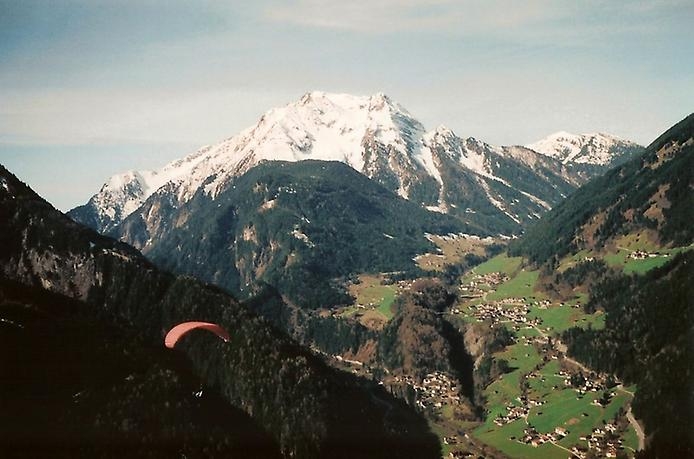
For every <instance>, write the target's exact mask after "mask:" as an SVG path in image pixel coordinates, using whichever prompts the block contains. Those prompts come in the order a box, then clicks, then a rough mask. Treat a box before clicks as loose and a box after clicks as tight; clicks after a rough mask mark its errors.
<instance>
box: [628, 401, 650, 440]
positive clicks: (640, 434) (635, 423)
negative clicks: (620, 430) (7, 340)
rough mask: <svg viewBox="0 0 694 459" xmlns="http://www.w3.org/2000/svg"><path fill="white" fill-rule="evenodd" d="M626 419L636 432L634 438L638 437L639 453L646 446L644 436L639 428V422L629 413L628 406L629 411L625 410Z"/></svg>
mask: <svg viewBox="0 0 694 459" xmlns="http://www.w3.org/2000/svg"><path fill="white" fill-rule="evenodd" d="M627 419H628V420H629V422H630V423H631V425H632V426H634V430H635V431H636V436H637V437H639V449H638V450H639V451H642V450H643V448H644V447H645V445H646V434H645V433H644V432H643V429H642V428H641V424H639V421H637V420H636V418H635V417H634V413H632V412H631V405H629V409H628V410H627Z"/></svg>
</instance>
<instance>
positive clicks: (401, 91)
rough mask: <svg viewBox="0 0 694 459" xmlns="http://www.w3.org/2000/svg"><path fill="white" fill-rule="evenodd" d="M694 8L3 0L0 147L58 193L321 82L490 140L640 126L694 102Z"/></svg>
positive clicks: (197, 139) (217, 134) (640, 136)
mask: <svg viewBox="0 0 694 459" xmlns="http://www.w3.org/2000/svg"><path fill="white" fill-rule="evenodd" d="M693 23H694V2H692V1H691V0H671V1H667V0H661V1H650V2H645V1H624V2H621V1H598V0H583V1H579V0H574V1H563V0H527V1H522V2H521V1H516V0H474V1H471V0H456V1H453V0H434V1H421V0H398V1H395V0H369V1H362V0H351V1H349V2H346V1H337V0H327V1H317V0H298V1H283V2H280V1H277V2H272V1H253V2H250V1H249V2H245V1H244V2H217V1H209V2H204V1H203V2H194V1H176V0H169V1H163V0H162V1H152V0H120V1H105V0H74V1H67V0H64V1H63V0H51V1H48V0H45V1H34V0H12V1H7V0H0V163H3V164H4V165H6V166H7V167H8V168H10V170H12V171H13V172H15V173H16V174H17V175H18V176H19V177H20V178H21V179H23V180H24V181H26V182H27V183H29V184H30V185H31V186H32V187H34V189H36V190H37V191H38V192H39V193H40V194H42V195H43V196H44V197H46V198H47V199H48V200H49V201H51V202H52V203H53V204H54V205H56V206H57V207H58V208H60V209H62V210H67V209H69V208H71V207H73V206H75V205H77V204H80V203H83V202H85V201H86V200H87V199H88V198H89V196H90V195H91V194H93V193H94V192H96V191H97V190H98V188H99V187H100V186H101V184H102V183H103V182H104V181H105V179H106V178H107V177H108V176H110V175H112V174H113V173H116V172H121V171H124V170H128V169H133V168H154V167H160V166H162V165H163V164H165V163H166V162H168V161H169V160H171V159H174V158H179V157H182V156H184V155H186V154H188V153H190V152H191V151H193V150H195V149H196V148H197V147H199V146H201V145H204V144H209V143H214V142H217V141H219V140H221V139H223V138H226V137H230V136H232V135H234V134H236V133H237V132H238V131H240V130H241V129H243V128H245V127H247V126H250V125H252V124H253V123H254V122H255V121H256V120H257V119H258V118H259V117H260V115H261V114H262V113H264V112H265V111H266V110H267V109H269V108H271V107H274V106H278V105H283V104H286V103H288V102H291V101H293V100H296V99H298V98H299V97H300V96H301V95H302V94H303V93H304V92H306V91H309V90H314V89H318V90H324V91H331V92H348V93H354V94H359V95H365V94H372V93H376V92H385V93H386V94H388V95H390V96H391V97H392V98H394V99H395V100H397V101H398V102H400V103H401V104H402V105H404V106H405V107H406V108H407V109H408V110H409V111H410V112H411V113H412V114H413V115H414V116H415V117H417V118H419V119H420V120H421V121H422V122H423V123H424V124H425V126H427V127H429V128H433V127H435V126H437V125H439V124H445V125H447V126H448V127H450V128H451V129H453V130H454V131H455V132H456V133H457V134H458V135H461V136H474V137H477V138H480V139H482V140H485V141H487V142H490V143H493V144H523V143H529V142H532V141H535V140H537V139H539V138H541V137H544V136H546V135H547V134H549V133H551V132H555V131H558V130H566V131H571V132H578V133H581V132H594V131H604V132H610V133H613V134H616V135H619V136H622V137H625V138H629V139H632V140H635V141H637V142H640V143H644V144H647V143H648V142H650V141H651V140H653V138H655V137H656V136H657V135H658V134H660V133H661V132H662V131H664V130H665V129H667V128H668V127H669V126H670V125H672V124H674V123H675V122H677V121H679V120H680V119H682V118H684V117H685V116H686V115H688V114H689V113H690V112H692V110H693V109H694V77H693V75H694V58H692V56H694V32H693V31H692V30H693V29H692V26H691V24H693Z"/></svg>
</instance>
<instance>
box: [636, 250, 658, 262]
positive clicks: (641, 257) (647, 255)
mask: <svg viewBox="0 0 694 459" xmlns="http://www.w3.org/2000/svg"><path fill="white" fill-rule="evenodd" d="M661 256H663V255H661V254H659V253H658V252H656V253H649V252H644V251H643V250H634V251H633V252H631V253H630V254H629V255H628V258H631V259H632V260H645V259H646V258H655V257H661ZM665 256H667V255H665Z"/></svg>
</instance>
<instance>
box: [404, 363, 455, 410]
mask: <svg viewBox="0 0 694 459" xmlns="http://www.w3.org/2000/svg"><path fill="white" fill-rule="evenodd" d="M413 387H414V389H415V390H416V391H417V402H416V404H417V406H419V407H420V408H422V409H424V408H427V407H433V408H441V407H443V406H444V405H458V404H460V389H459V388H458V386H457V384H456V381H455V380H454V379H453V378H451V377H449V376H448V375H447V374H445V373H443V372H440V371H435V372H434V373H429V374H428V375H426V376H425V377H424V379H423V380H422V384H421V385H414V386H413Z"/></svg>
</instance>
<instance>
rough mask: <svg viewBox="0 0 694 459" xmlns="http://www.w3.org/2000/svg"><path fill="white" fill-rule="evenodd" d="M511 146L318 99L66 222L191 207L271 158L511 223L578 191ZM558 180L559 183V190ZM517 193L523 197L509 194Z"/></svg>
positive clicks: (331, 97) (140, 177) (333, 98)
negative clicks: (156, 198) (357, 176)
mask: <svg viewBox="0 0 694 459" xmlns="http://www.w3.org/2000/svg"><path fill="white" fill-rule="evenodd" d="M565 137H567V136H562V137H561V138H562V139H564V138H565ZM604 138H607V137H604ZM600 139H603V137H600ZM558 142H559V141H558V140H556V141H555V142H554V144H558ZM600 142H602V140H600V141H598V140H593V141H590V142H584V143H582V144H580V146H578V147H576V146H575V147H574V148H578V149H579V150H578V152H579V153H580V152H581V151H582V150H581V149H582V148H584V147H583V145H584V144H586V145H589V146H591V148H592V147H595V148H593V149H592V150H590V152H591V154H592V155H593V156H595V155H600V154H602V152H601V151H600V150H599V148H598V147H600V146H601V145H604V142H602V143H600ZM547 144H548V145H549V141H547ZM543 145H544V144H543ZM571 145H574V144H573V143H572V144H571ZM576 145H578V144H576ZM507 148H508V147H501V148H499V147H493V146H490V145H488V144H486V143H484V142H481V141H479V140H476V139H474V138H468V139H465V140H464V139H462V138H460V137H458V136H456V135H455V134H454V133H453V132H452V131H451V130H450V129H448V128H446V127H445V126H439V127H438V128H436V129H435V130H433V131H430V132H427V131H426V130H425V128H424V126H423V125H422V124H421V123H420V122H419V121H417V120H416V119H415V118H414V117H413V116H412V115H411V114H410V113H409V112H408V111H407V110H406V109H405V108H403V107H402V106H401V105H400V104H398V103H397V102H395V101H393V100H392V99H390V98H389V97H388V96H386V95H384V94H381V93H379V94H375V95H372V96H363V97H362V96H353V95H348V94H330V93H324V92H320V91H314V92H310V93H307V94H305V95H304V96H302V97H301V98H300V99H299V100H298V101H296V102H293V103H290V104H287V105H286V106H284V107H279V108H273V109H271V110H269V111H268V112H266V113H265V114H264V115H263V116H262V117H261V118H260V119H259V121H258V122H257V123H256V124H255V125H254V126H251V127H249V128H247V129H245V130H243V131H242V132H240V133H239V134H238V135H236V136H234V137H230V138H228V139H225V140H223V141H222V142H220V143H218V144H216V145H212V146H206V147H203V148H201V149H199V150H198V151H196V152H194V153H192V154H190V155H188V156H186V157H184V158H182V159H180V160H177V161H173V162H171V163H170V164H168V165H166V166H165V167H163V168H162V169H161V170H158V171H130V172H126V173H124V174H119V175H116V176H113V177H112V178H111V179H110V180H109V181H108V182H107V183H106V184H105V185H104V186H103V187H102V189H101V190H100V191H99V193H97V194H96V195H95V196H93V197H92V199H91V200H90V201H89V202H88V203H87V204H85V205H84V206H80V207H78V208H76V209H73V210H72V211H71V212H70V215H71V216H72V217H73V218H75V219H76V220H78V221H80V222H82V223H85V224H87V225H89V226H92V227H93V228H96V229H97V230H99V231H102V232H107V231H109V230H111V229H112V228H114V227H115V226H117V225H118V224H119V223H120V222H121V221H123V220H124V219H125V218H126V217H127V216H128V215H130V214H131V213H133V212H134V211H135V210H137V209H138V208H140V207H141V206H142V204H143V203H144V202H145V201H146V200H147V199H148V198H150V196H152V195H153V194H155V193H157V192H159V193H165V194H166V195H167V198H166V199H167V203H168V205H172V206H174V207H176V206H177V205H178V204H181V203H184V202H187V201H188V200H190V199H191V198H192V197H193V195H194V194H195V193H196V192H197V191H198V190H200V189H202V191H203V192H204V193H206V194H207V195H209V196H211V197H214V196H216V195H217V194H218V193H219V192H220V190H223V189H224V188H225V187H226V186H228V184H229V183H230V182H231V181H232V180H233V179H234V178H235V177H238V176H240V175H242V174H243V173H245V172H247V171H248V170H249V169H250V168H252V167H254V166H255V165H257V164H259V163H261V162H263V161H271V160H280V161H301V160H306V159H314V160H324V161H340V162H343V163H346V164H348V165H349V166H351V167H352V168H354V169H356V170H357V171H359V172H361V173H363V174H364V175H366V176H367V177H369V178H371V179H373V180H375V181H377V182H379V183H380V184H381V185H383V186H385V187H386V188H388V189H390V190H391V191H393V192H395V193H397V194H399V195H400V196H402V197H404V198H406V199H410V200H412V201H414V202H417V203H418V204H421V205H422V206H424V207H427V208H429V209H430V210H436V211H439V212H445V213H456V212H458V211H456V210H455V209H456V208H457V207H461V209H459V212H463V211H464V209H466V208H470V209H472V212H475V210H474V208H476V207H479V206H481V207H488V206H487V205H486V204H483V203H482V201H485V202H486V203H487V204H491V205H492V206H494V207H496V208H497V209H499V210H500V211H501V212H503V213H504V214H506V215H507V217H504V218H507V220H508V221H509V222H511V223H512V225H516V224H519V223H518V222H520V221H522V220H525V219H526V218H528V217H529V218H534V217H532V216H533V215H536V214H537V213H538V212H541V211H543V210H544V208H545V207H546V206H545V205H542V206H540V207H537V206H538V203H546V202H555V201H556V200H557V199H558V198H560V197H561V194H562V193H563V192H565V191H566V188H565V186H566V184H567V183H568V184H571V186H575V185H576V183H575V180H574V181H573V182H572V180H573V179H572V177H571V176H570V175H569V174H567V173H566V171H559V169H561V163H559V162H555V164H549V163H547V161H550V162H551V161H552V160H550V159H549V158H547V159H546V160H540V159H538V157H542V158H545V157H544V156H541V155H538V154H536V153H535V152H531V151H530V150H525V153H524V154H523V155H521V156H523V158H522V159H521V160H519V159H518V158H514V157H513V154H509V152H508V151H507ZM513 148H517V149H522V147H513ZM548 148H549V147H548ZM586 148H587V147H586ZM514 151H515V150H514ZM546 151H549V150H546ZM571 153H572V156H571V158H574V157H576V156H577V155H576V154H573V150H571ZM545 154H548V153H545ZM570 160H571V159H568V161H570ZM538 161H539V162H542V161H544V163H542V164H541V166H542V167H536V164H539V163H538ZM451 168H452V169H453V170H451ZM518 168H520V169H518ZM545 169H551V170H553V171H555V172H556V174H554V175H552V176H543V177H541V178H540V179H539V180H540V181H543V180H544V181H547V180H549V181H550V182H552V186H549V187H544V188H542V187H540V188H542V189H543V191H542V193H549V194H550V196H547V195H538V189H539V188H538V187H537V186H536V184H534V183H533V180H534V179H533V177H537V174H542V173H544V172H541V171H543V170H545ZM519 170H522V171H523V172H522V173H520V172H518V171H519ZM524 177H525V179H524ZM528 177H530V179H527V178H528ZM518 180H521V181H520V182H519V181H518ZM557 180H558V181H559V182H561V184H560V185H561V186H559V187H557V186H556V185H557V184H556V183H555V182H556V181H557ZM461 181H463V182H465V184H464V185H461V183H460V182H461ZM521 182H522V183H521ZM513 188H518V190H513V191H511V190H510V189H513ZM555 190H559V191H555ZM517 193H521V194H524V195H526V198H523V196H519V197H518V198H513V199H516V200H519V199H521V200H522V199H525V200H526V201H527V200H528V199H529V201H528V202H527V203H526V204H527V206H525V207H524V206H523V205H519V206H517V207H516V208H515V209H511V208H510V206H511V205H512V204H510V203H509V202H507V201H508V200H509V199H511V198H509V196H510V195H512V194H513V195H514V196H515V194H517ZM176 203H178V204H176ZM528 206H529V207H528ZM518 209H521V210H518ZM478 217H479V215H478ZM502 226H504V225H502ZM504 228H505V230H507V231H510V230H512V229H513V228H512V227H509V226H504Z"/></svg>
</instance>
